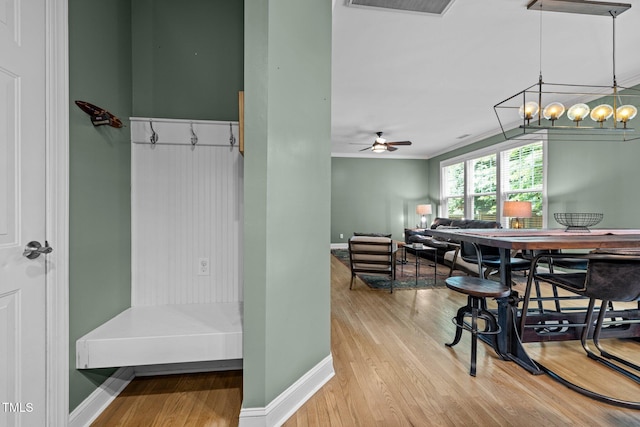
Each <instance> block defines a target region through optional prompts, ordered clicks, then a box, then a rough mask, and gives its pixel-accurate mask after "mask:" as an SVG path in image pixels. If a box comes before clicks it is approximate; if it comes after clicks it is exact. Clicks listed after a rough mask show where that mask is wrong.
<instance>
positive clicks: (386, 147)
mask: <svg viewBox="0 0 640 427" xmlns="http://www.w3.org/2000/svg"><path fill="white" fill-rule="evenodd" d="M376 135H378V137H377V138H376V140H375V141H373V145H372V146H371V147H367V148H363V149H362V150H360V151H365V150H371V151H373V152H374V153H382V152H384V151H396V150H397V149H398V148H397V147H395V146H396V145H411V141H395V142H387V140H386V139H384V138H383V137H382V132H376Z"/></svg>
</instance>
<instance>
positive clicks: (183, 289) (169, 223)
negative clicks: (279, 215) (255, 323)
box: [131, 118, 243, 306]
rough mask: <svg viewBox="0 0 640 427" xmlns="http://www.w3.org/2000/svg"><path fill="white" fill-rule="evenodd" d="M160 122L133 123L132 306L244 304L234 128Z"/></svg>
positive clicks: (240, 166)
mask: <svg viewBox="0 0 640 427" xmlns="http://www.w3.org/2000/svg"><path fill="white" fill-rule="evenodd" d="M149 120H153V128H154V130H155V131H156V132H157V134H158V143H157V144H155V145H152V144H150V143H148V142H147V141H149V136H150V135H151V130H150V125H149ZM160 120H161V119H133V118H132V119H131V139H132V184H131V185H132V263H133V265H132V274H133V280H132V281H133V283H132V306H142V305H161V304H193V303H216V302H233V301H242V299H243V297H242V260H241V254H242V251H241V238H242V234H241V233H242V229H241V227H242V197H243V195H242V190H243V185H242V176H243V159H242V156H241V155H240V154H239V152H238V148H237V146H233V147H232V146H230V145H229V136H230V130H229V122H204V121H198V122H191V121H179V120H170V121H160ZM191 126H193V129H194V132H195V133H196V134H197V135H198V143H197V144H196V145H195V146H192V145H191V142H190V128H191ZM232 128H233V132H234V135H235V136H236V137H237V123H232ZM181 135H184V137H183V138H179V137H178V136H181ZM225 143H226V144H227V145H226V146H225V145H224V144H225ZM201 258H208V259H209V275H206V276H205V275H199V274H198V265H199V262H198V261H199V260H200V259H201Z"/></svg>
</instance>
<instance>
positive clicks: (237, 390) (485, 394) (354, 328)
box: [92, 257, 640, 427]
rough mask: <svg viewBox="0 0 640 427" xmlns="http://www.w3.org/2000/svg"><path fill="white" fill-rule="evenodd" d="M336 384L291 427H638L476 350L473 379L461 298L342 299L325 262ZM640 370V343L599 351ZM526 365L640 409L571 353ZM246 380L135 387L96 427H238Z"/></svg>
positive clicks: (543, 349)
mask: <svg viewBox="0 0 640 427" xmlns="http://www.w3.org/2000/svg"><path fill="white" fill-rule="evenodd" d="M331 269H332V274H331V301H332V304H331V312H332V316H331V331H332V354H333V359H334V367H335V371H336V376H335V377H334V378H332V379H331V380H330V381H329V382H328V383H327V384H326V385H325V386H324V387H323V388H322V389H321V390H319V391H318V392H317V393H316V394H315V395H314V396H312V397H311V399H310V400H309V401H307V402H306V403H305V404H304V405H303V406H302V407H301V408H300V409H299V410H298V411H297V412H296V413H295V414H294V415H293V416H292V417H291V418H290V419H289V420H287V422H286V423H285V424H284V425H285V426H287V427H297V426H323V427H324V426H332V427H333V426H345V427H346V426H435V425H437V426H515V425H517V426H539V425H545V426H569V425H574V426H639V425H640V411H635V410H632V409H625V408H619V407H615V406H611V405H607V404H604V403H601V402H597V401H595V400H593V399H589V398H587V397H584V396H581V395H579V394H577V393H575V392H573V391H571V390H569V389H567V388H566V387H564V386H562V385H561V384H559V383H557V382H555V381H554V380H553V379H551V378H550V377H548V376H546V375H539V376H534V375H531V374H529V373H528V372H526V371H525V370H524V369H522V368H520V367H519V366H517V365H516V364H515V363H512V362H507V361H503V360H500V359H499V358H498V356H497V355H496V354H495V353H494V352H493V351H492V350H491V349H490V348H488V347H487V346H486V345H484V344H480V345H479V347H478V350H479V351H478V373H477V377H475V378H473V377H471V376H469V357H470V344H469V334H468V333H464V334H463V338H462V341H461V342H460V343H459V344H458V345H457V346H455V347H454V348H448V347H446V346H445V345H444V343H445V342H449V341H450V340H451V338H452V337H453V333H454V329H455V327H454V326H453V325H452V323H451V317H452V316H453V315H454V314H455V311H456V310H457V308H458V307H459V306H461V305H463V304H464V302H465V299H464V296H462V295H459V294H457V293H455V292H452V291H450V290H448V289H434V290H399V291H396V292H394V293H393V294H389V293H388V292H386V291H373V290H370V289H368V288H367V287H366V285H364V284H362V283H361V282H360V283H358V284H356V285H355V287H354V289H353V290H352V291H350V290H349V279H350V273H349V269H348V268H347V267H346V266H344V265H343V264H342V263H340V261H338V260H337V259H335V258H333V257H331ZM605 344H606V345H608V346H611V348H615V349H616V351H619V352H620V353H622V354H624V355H625V356H626V357H629V358H631V359H633V360H635V361H636V362H638V363H640V352H639V351H638V350H639V349H640V343H638V342H634V341H629V340H605ZM525 346H526V347H527V351H528V352H529V353H530V355H531V356H532V357H533V358H535V359H537V360H539V361H540V362H541V363H543V364H545V366H547V367H549V368H551V369H554V370H556V371H557V372H558V373H560V374H561V375H563V376H566V377H567V378H570V379H571V380H573V381H575V382H577V383H579V384H581V385H582V386H584V387H587V388H590V389H594V390H598V391H601V392H604V393H607V394H610V395H614V396H617V397H622V398H624V399H626V400H634V401H640V386H638V384H637V383H634V382H632V381H630V380H626V379H625V378H624V377H621V376H619V375H617V374H615V373H613V372H612V371H610V370H608V369H606V368H604V367H601V366H600V365H598V364H597V363H596V362H594V361H592V360H590V359H588V358H587V356H586V355H585V353H584V351H583V350H582V348H581V346H580V344H579V343H578V342H563V343H530V344H526V345H525ZM241 383H242V380H241V373H239V372H230V373H208V374H194V375H180V376H166V377H156V378H136V379H135V380H134V381H132V383H131V384H130V385H129V386H128V387H127V388H126V389H125V391H124V392H123V393H122V394H121V395H120V396H119V397H118V398H116V399H115V400H114V402H113V403H112V404H111V406H109V407H108V408H107V409H106V410H105V411H104V412H103V414H102V415H101V416H100V417H99V418H98V419H97V420H96V421H95V422H94V424H92V425H93V426H236V425H237V424H238V414H239V411H240V405H241V393H242V384H241Z"/></svg>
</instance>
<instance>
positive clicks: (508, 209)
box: [502, 200, 531, 228]
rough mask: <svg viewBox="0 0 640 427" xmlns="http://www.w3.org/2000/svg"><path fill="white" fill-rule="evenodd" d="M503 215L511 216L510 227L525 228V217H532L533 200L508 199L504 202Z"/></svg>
mask: <svg viewBox="0 0 640 427" xmlns="http://www.w3.org/2000/svg"><path fill="white" fill-rule="evenodd" d="M502 216H504V217H508V218H511V223H510V224H509V228H524V221H523V220H522V219H523V218H531V202H522V201H515V200H513V201H506V202H504V203H503V204H502Z"/></svg>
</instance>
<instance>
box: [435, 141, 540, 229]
mask: <svg viewBox="0 0 640 427" xmlns="http://www.w3.org/2000/svg"><path fill="white" fill-rule="evenodd" d="M535 136H536V139H532V138H531V135H527V137H526V139H525V138H515V139H513V140H509V141H506V142H502V143H499V144H495V145H492V146H489V147H485V148H481V149H478V150H474V151H470V152H468V153H465V154H462V155H460V156H455V157H451V158H448V159H445V160H442V161H441V162H440V198H439V200H440V203H439V206H438V216H443V215H444V216H446V215H447V212H448V210H447V200H448V198H450V197H455V196H447V195H446V181H445V179H446V173H445V168H447V167H448V166H453V165H455V164H458V163H464V167H463V170H464V172H463V173H464V195H463V198H464V215H463V218H465V219H468V218H473V211H472V206H473V203H472V198H473V197H474V196H475V195H476V194H474V193H473V191H472V190H473V189H472V188H471V182H472V180H471V179H470V176H469V171H470V170H471V162H472V161H474V160H478V159H480V158H483V157H486V156H489V155H495V156H496V205H497V206H496V220H497V221H498V222H500V223H503V225H504V221H502V219H503V217H502V202H503V201H504V200H508V198H507V196H508V195H509V194H512V193H513V192H512V191H509V192H508V193H507V192H505V191H504V190H503V189H502V182H503V177H502V173H503V166H502V157H503V155H502V153H503V152H505V151H508V150H513V149H515V148H520V147H523V146H525V145H530V144H535V143H539V142H542V163H543V165H542V190H541V192H542V227H543V228H547V226H548V218H549V216H548V203H547V165H548V161H547V156H548V143H547V131H541V132H538V133H536V134H535ZM521 192H523V191H521Z"/></svg>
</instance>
